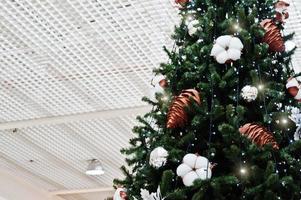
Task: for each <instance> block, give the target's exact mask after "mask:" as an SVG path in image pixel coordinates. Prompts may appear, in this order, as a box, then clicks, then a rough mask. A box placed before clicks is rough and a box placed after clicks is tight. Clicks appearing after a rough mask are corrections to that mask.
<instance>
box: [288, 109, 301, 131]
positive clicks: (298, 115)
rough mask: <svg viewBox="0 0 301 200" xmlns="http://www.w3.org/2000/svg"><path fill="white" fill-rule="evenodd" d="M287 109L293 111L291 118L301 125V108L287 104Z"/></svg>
mask: <svg viewBox="0 0 301 200" xmlns="http://www.w3.org/2000/svg"><path fill="white" fill-rule="evenodd" d="M285 110H286V111H288V112H290V113H291V115H290V116H289V118H290V119H291V120H292V121H293V122H295V124H296V125H297V126H300V125H301V111H300V109H299V108H296V107H291V106H286V107H285Z"/></svg>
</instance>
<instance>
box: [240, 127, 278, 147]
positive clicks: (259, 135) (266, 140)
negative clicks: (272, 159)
mask: <svg viewBox="0 0 301 200" xmlns="http://www.w3.org/2000/svg"><path fill="white" fill-rule="evenodd" d="M239 132H240V133H241V134H242V135H244V136H246V137H247V138H249V139H250V140H251V141H252V142H253V143H255V144H257V145H258V146H259V147H262V146H264V145H266V144H271V145H272V146H273V148H274V149H279V146H278V144H277V142H276V140H275V138H274V137H273V134H272V133H270V132H269V131H268V130H267V129H266V128H265V127H263V126H261V125H258V124H255V123H248V124H245V125H244V126H242V127H240V128H239Z"/></svg>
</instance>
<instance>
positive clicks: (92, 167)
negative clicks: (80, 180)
mask: <svg viewBox="0 0 301 200" xmlns="http://www.w3.org/2000/svg"><path fill="white" fill-rule="evenodd" d="M89 162H90V163H89V165H88V168H87V170H86V174H87V175H89V176H98V175H103V174H104V173H105V172H104V170H103V168H102V166H101V163H100V161H99V160H97V159H92V160H90V161H89Z"/></svg>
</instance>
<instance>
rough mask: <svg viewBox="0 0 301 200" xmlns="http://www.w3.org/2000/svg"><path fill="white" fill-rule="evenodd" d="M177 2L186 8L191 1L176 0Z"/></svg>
mask: <svg viewBox="0 0 301 200" xmlns="http://www.w3.org/2000/svg"><path fill="white" fill-rule="evenodd" d="M175 2H176V3H177V4H180V5H181V6H185V5H186V4H187V3H188V2H189V0H175Z"/></svg>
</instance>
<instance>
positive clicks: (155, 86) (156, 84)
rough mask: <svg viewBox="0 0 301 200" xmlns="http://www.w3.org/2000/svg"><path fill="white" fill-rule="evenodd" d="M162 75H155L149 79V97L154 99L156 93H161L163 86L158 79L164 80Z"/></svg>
mask: <svg viewBox="0 0 301 200" xmlns="http://www.w3.org/2000/svg"><path fill="white" fill-rule="evenodd" d="M164 79H165V77H164V76H163V75H161V74H160V75H156V76H155V77H154V78H153V79H152V81H151V88H150V93H149V99H150V100H152V101H156V94H163V93H164V88H163V87H162V86H161V85H160V81H162V80H164Z"/></svg>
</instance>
